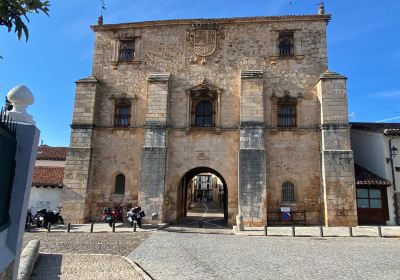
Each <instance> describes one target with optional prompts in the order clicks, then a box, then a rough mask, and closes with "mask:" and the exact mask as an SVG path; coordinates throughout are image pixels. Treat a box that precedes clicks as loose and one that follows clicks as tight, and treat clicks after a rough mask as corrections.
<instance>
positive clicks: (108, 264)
mask: <svg viewBox="0 0 400 280" xmlns="http://www.w3.org/2000/svg"><path fill="white" fill-rule="evenodd" d="M55 279H62V280H77V279H79V280H88V279H115V280H136V279H143V277H142V276H141V275H140V274H139V273H138V272H137V271H136V270H135V269H134V268H133V267H132V265H131V264H130V263H129V262H128V261H127V260H125V259H124V258H122V257H120V256H115V255H89V254H88V255H84V254H40V256H39V260H38V263H37V265H36V267H35V269H34V271H33V273H32V275H31V280H55Z"/></svg>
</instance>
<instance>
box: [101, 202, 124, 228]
mask: <svg viewBox="0 0 400 280" xmlns="http://www.w3.org/2000/svg"><path fill="white" fill-rule="evenodd" d="M100 219H101V220H102V221H105V222H106V223H108V225H109V226H110V227H112V224H113V222H115V221H122V207H121V206H117V207H115V208H114V210H112V209H111V208H110V207H107V208H104V209H103V211H102V213H101V215H100Z"/></svg>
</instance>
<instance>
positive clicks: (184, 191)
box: [177, 166, 228, 220]
mask: <svg viewBox="0 0 400 280" xmlns="http://www.w3.org/2000/svg"><path fill="white" fill-rule="evenodd" d="M203 173H211V174H213V175H215V176H216V177H218V178H219V179H220V181H221V182H222V186H223V192H222V197H221V202H222V208H223V216H224V220H227V219H228V188H227V184H226V181H225V179H224V177H222V175H221V174H220V173H219V172H218V171H216V170H215V169H212V168H210V167H206V166H201V167H196V168H193V169H190V170H189V171H187V172H186V173H185V174H184V175H183V176H182V178H181V180H180V182H179V186H178V190H177V191H178V196H177V218H178V220H179V219H181V218H184V217H186V215H187V213H188V207H187V200H188V191H189V182H191V180H192V179H193V178H194V177H195V176H196V175H199V174H203Z"/></svg>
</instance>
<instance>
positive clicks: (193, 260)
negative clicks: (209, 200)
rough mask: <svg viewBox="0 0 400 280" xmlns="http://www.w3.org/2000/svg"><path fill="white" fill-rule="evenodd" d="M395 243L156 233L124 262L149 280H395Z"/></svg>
mask: <svg viewBox="0 0 400 280" xmlns="http://www.w3.org/2000/svg"><path fill="white" fill-rule="evenodd" d="M399 252H400V240H399V239H397V238H374V237H361V238H360V237H357V238H349V237H346V238H340V237H328V238H319V237H296V238H292V237H264V236H237V235H224V234H199V233H197V234H196V233H172V232H158V233H155V234H153V235H152V236H150V237H149V238H148V239H146V240H145V241H144V242H143V243H142V244H141V245H140V246H139V247H137V248H136V249H135V250H134V251H133V252H132V253H131V254H130V255H129V257H130V258H132V259H133V260H135V261H136V262H137V263H138V264H139V265H140V266H141V267H142V268H143V269H145V270H146V271H147V272H148V273H149V274H150V275H152V277H154V279H241V280H243V279H252V280H253V279H380V280H383V279H391V280H393V279H400V258H399V256H400V255H399Z"/></svg>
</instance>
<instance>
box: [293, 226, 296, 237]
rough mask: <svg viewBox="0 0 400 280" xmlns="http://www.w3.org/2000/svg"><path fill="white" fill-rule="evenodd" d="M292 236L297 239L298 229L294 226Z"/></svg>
mask: <svg viewBox="0 0 400 280" xmlns="http://www.w3.org/2000/svg"><path fill="white" fill-rule="evenodd" d="M292 236H293V237H296V227H295V226H292Z"/></svg>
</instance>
